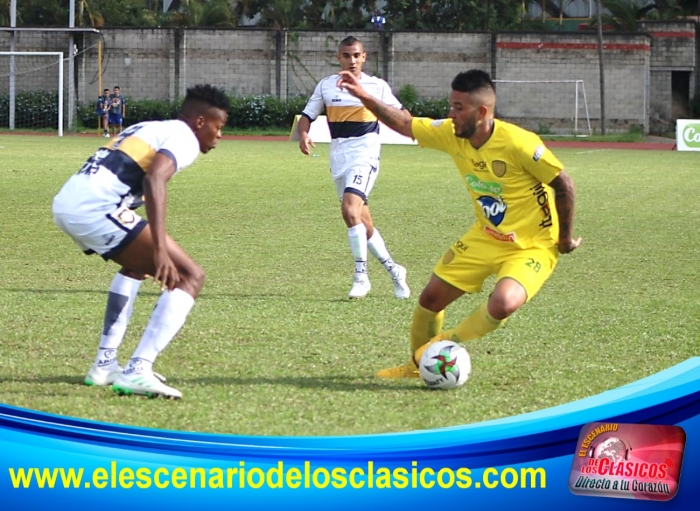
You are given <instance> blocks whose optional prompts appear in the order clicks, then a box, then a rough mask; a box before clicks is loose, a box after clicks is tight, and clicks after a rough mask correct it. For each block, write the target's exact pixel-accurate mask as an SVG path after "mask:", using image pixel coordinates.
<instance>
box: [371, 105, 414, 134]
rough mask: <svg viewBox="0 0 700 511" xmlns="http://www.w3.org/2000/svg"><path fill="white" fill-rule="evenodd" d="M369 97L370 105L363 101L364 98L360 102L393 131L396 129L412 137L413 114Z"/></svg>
mask: <svg viewBox="0 0 700 511" xmlns="http://www.w3.org/2000/svg"><path fill="white" fill-rule="evenodd" d="M369 99H372V100H374V101H372V102H371V103H372V104H371V106H370V104H368V103H365V101H364V100H363V101H362V103H364V105H365V106H366V107H367V108H368V109H369V110H370V111H371V112H372V113H373V114H374V115H376V116H377V119H379V120H380V121H382V122H383V123H384V124H386V125H387V126H389V127H390V128H391V129H393V130H394V131H397V132H399V133H401V134H402V135H404V136H406V137H410V138H413V128H412V127H411V124H412V121H413V116H412V115H411V113H410V112H409V111H408V110H404V109H399V108H396V107H393V106H389V105H387V104H386V103H383V102H382V101H378V100H376V99H374V98H371V97H370V98H369Z"/></svg>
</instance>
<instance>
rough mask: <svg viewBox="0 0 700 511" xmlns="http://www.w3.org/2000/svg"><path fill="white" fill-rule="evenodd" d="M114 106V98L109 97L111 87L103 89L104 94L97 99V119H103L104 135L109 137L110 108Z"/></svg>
mask: <svg viewBox="0 0 700 511" xmlns="http://www.w3.org/2000/svg"><path fill="white" fill-rule="evenodd" d="M111 107H112V100H111V98H110V97H109V89H105V90H104V91H102V96H100V97H99V98H98V99H97V110H96V113H97V119H98V123H99V122H100V119H101V120H102V136H103V137H105V138H109V110H110V108H111Z"/></svg>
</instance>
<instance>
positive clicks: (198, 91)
mask: <svg viewBox="0 0 700 511" xmlns="http://www.w3.org/2000/svg"><path fill="white" fill-rule="evenodd" d="M193 101H201V102H202V103H206V104H207V105H209V106H213V107H214V108H219V109H221V110H223V111H224V112H228V110H229V108H230V103H229V100H228V96H227V95H226V93H225V92H224V90H223V89H221V88H219V87H214V86H213V85H209V84H203V85H195V86H194V87H191V88H189V89H187V95H186V96H185V102H184V104H187V103H190V102H193Z"/></svg>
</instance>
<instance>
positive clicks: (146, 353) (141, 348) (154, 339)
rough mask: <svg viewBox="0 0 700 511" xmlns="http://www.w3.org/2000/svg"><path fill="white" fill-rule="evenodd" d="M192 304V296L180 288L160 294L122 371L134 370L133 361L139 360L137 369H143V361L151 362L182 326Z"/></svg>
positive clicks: (134, 364)
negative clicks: (139, 339)
mask: <svg viewBox="0 0 700 511" xmlns="http://www.w3.org/2000/svg"><path fill="white" fill-rule="evenodd" d="M193 305H194V298H193V297H192V296H190V295H189V294H188V293H186V292H185V291H183V290H182V289H177V288H176V289H173V290H172V291H165V292H164V293H163V294H162V295H160V298H159V299H158V303H156V308H155V309H153V313H152V314H151V319H150V320H149V322H148V325H147V326H146V331H145V332H144V333H143V336H142V337H141V341H140V342H139V345H138V346H137V347H136V351H134V355H133V356H132V357H131V360H129V366H127V368H126V369H125V371H124V372H133V370H136V367H134V366H136V365H137V364H136V363H135V362H137V361H139V362H140V364H138V365H140V367H141V369H139V370H144V369H143V367H144V365H143V363H144V362H147V363H150V364H153V362H154V361H155V359H156V357H157V356H158V354H159V353H160V352H161V351H163V350H164V349H165V348H166V347H167V346H168V344H169V343H170V341H172V340H173V338H174V337H175V335H177V333H178V332H179V331H180V329H181V328H182V327H183V325H184V324H185V321H186V320H187V315H188V314H189V313H190V310H191V309H192V306H193ZM138 359H140V360H138ZM130 368H133V369H132V371H129V369H130ZM149 368H150V367H149Z"/></svg>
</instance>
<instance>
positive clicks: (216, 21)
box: [0, 0, 700, 31]
mask: <svg viewBox="0 0 700 511" xmlns="http://www.w3.org/2000/svg"><path fill="white" fill-rule="evenodd" d="M529 2H534V3H537V4H538V5H540V6H541V5H543V2H542V0H526V2H525V3H523V2H522V1H518V0H386V1H385V2H384V3H383V4H382V5H383V6H384V8H383V14H384V16H385V17H386V19H387V29H388V30H431V31H440V30H459V31H481V30H486V31H493V30H515V29H518V28H521V27H522V26H523V24H522V21H523V20H522V16H523V6H524V5H526V4H527V3H529ZM550 4H551V6H560V7H561V5H562V2H561V0H547V1H546V2H545V3H544V5H545V6H547V5H550ZM173 5H174V6H175V7H174V8H171V9H170V10H169V11H168V12H167V13H163V12H162V9H163V0H76V25H78V26H86V27H97V28H99V27H158V26H183V27H236V26H239V25H240V24H241V22H242V20H243V19H244V17H245V18H246V19H248V20H253V22H254V23H255V24H256V25H257V26H260V27H274V28H287V29H330V30H347V29H360V28H369V27H370V23H369V20H370V17H371V16H372V14H373V13H374V12H375V10H376V9H377V5H378V2H377V0H176V2H175V3H174V4H173ZM605 6H606V7H607V9H608V11H609V12H610V16H608V19H607V20H606V22H607V23H611V24H613V25H614V26H616V27H619V28H620V29H625V30H634V23H636V21H637V20H639V19H642V18H651V19H663V20H669V19H674V18H675V17H679V16H683V15H690V14H692V15H697V14H700V2H699V1H698V0H649V1H648V2H644V1H643V0H606V1H605ZM9 8H10V0H0V24H1V25H3V26H9V24H10V16H9ZM68 9H69V0H21V1H18V2H17V26H20V27H21V26H25V27H29V26H53V27H66V26H68Z"/></svg>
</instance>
